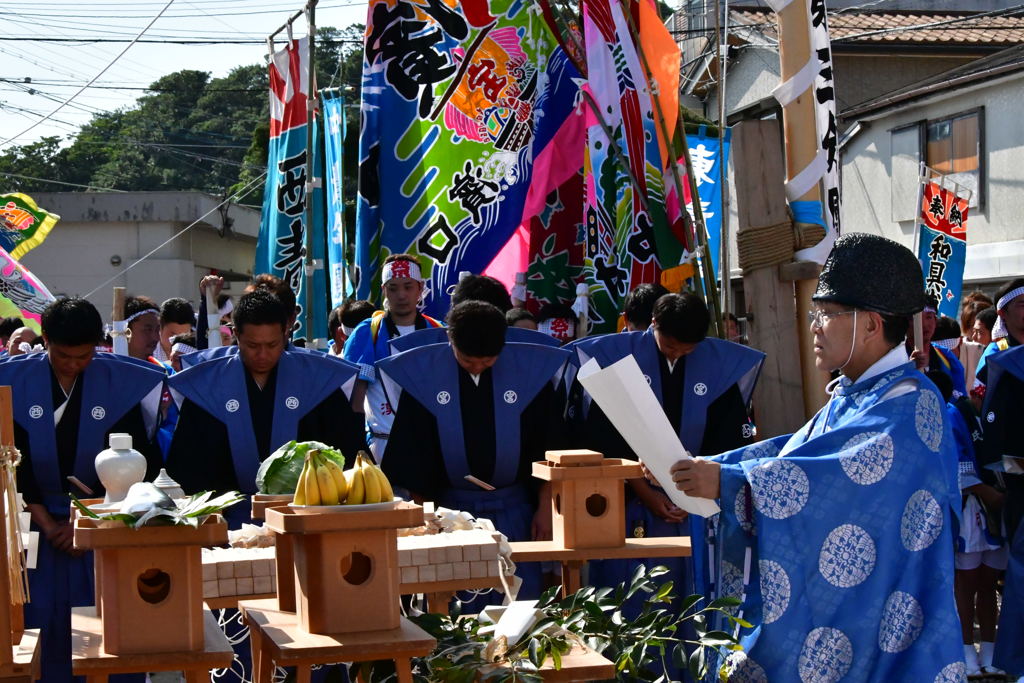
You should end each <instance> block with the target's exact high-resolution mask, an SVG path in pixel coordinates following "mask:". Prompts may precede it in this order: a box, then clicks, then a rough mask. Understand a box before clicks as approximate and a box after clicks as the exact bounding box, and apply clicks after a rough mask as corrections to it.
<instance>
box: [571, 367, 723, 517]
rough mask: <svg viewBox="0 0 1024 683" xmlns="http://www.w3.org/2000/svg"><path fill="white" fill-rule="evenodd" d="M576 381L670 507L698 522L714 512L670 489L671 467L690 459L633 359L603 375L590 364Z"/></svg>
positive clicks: (707, 502) (706, 503)
mask: <svg viewBox="0 0 1024 683" xmlns="http://www.w3.org/2000/svg"><path fill="white" fill-rule="evenodd" d="M578 377H579V380H580V383H581V384H582V385H583V388H584V389H586V390H587V392H588V393H589V394H590V396H591V397H592V398H593V399H594V401H596V402H597V405H599V406H600V407H601V410H602V411H604V414H605V415H607V416H608V419H609V420H611V423H612V425H614V426H615V429H617V430H619V434H621V435H622V438H623V439H625V440H626V443H628V444H629V447H630V448H632V449H633V452H634V453H636V454H637V456H638V457H639V458H640V460H641V462H643V463H644V464H645V465H646V466H647V469H649V470H650V471H651V474H653V475H654V477H655V479H657V480H658V482H659V483H661V484H662V485H663V486H664V488H665V493H666V494H667V495H668V497H669V499H671V500H672V502H673V503H675V504H676V505H678V506H679V507H681V508H682V509H683V510H686V511H687V512H689V513H690V514H694V515H699V516H701V517H710V516H711V515H713V514H715V513H717V512H718V510H719V507H718V504H717V503H715V501H713V500H711V499H709V498H693V497H691V496H688V495H686V494H685V493H683V492H682V491H680V490H679V489H677V488H676V487H675V485H674V484H673V483H672V475H671V474H670V473H669V470H670V469H671V467H672V465H674V464H675V463H677V462H678V461H680V460H682V459H684V458H689V457H692V456H691V455H690V454H689V453H687V452H686V449H685V448H684V447H683V444H682V443H680V441H679V436H678V435H677V434H676V433H675V431H674V430H673V429H672V425H671V424H670V423H669V421H668V417H666V416H665V411H664V410H662V409H661V404H660V403H658V398H657V397H656V396H655V395H654V392H653V391H651V387H650V385H649V384H648V383H647V380H645V379H644V375H643V373H642V372H640V366H638V365H637V364H636V359H635V358H633V356H626V357H625V358H623V359H622V360H620V361H618V362H617V363H614V364H612V365H609V366H608V367H607V368H604V369H602V368H601V365H600V364H599V363H598V362H597V359H594V358H592V359H590V360H589V361H587V363H586V364H584V365H583V367H582V368H580V371H579V375H578Z"/></svg>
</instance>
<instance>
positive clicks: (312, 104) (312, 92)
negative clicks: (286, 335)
mask: <svg viewBox="0 0 1024 683" xmlns="http://www.w3.org/2000/svg"><path fill="white" fill-rule="evenodd" d="M316 3H317V0H309V4H307V5H306V22H307V25H308V28H309V45H308V47H309V57H308V59H309V61H308V64H309V90H308V92H307V93H306V217H305V218H306V263H305V266H306V267H305V276H306V287H305V295H306V296H305V299H306V300H305V301H304V302H303V305H304V306H305V307H306V310H305V311H304V313H305V328H306V345H307V346H308V347H309V348H311V349H314V348H316V345H317V341H316V340H315V339H314V337H313V321H314V320H315V319H316V316H317V315H323V314H324V311H314V310H313V301H314V294H313V279H314V276H315V274H316V270H317V264H316V262H315V260H314V259H313V216H314V211H313V190H314V188H315V187H316V185H317V180H318V179H317V178H314V177H313V172H314V170H315V169H314V167H313V123H314V118H315V116H316V63H315V59H314V56H315V55H316V51H315V46H316ZM320 267H323V264H320Z"/></svg>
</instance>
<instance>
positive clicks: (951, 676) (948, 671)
mask: <svg viewBox="0 0 1024 683" xmlns="http://www.w3.org/2000/svg"><path fill="white" fill-rule="evenodd" d="M966 680H967V667H966V666H964V663H963V662H953V663H952V664H947V665H946V666H944V667H942V671H940V672H939V675H938V676H936V677H935V683H964V681H966Z"/></svg>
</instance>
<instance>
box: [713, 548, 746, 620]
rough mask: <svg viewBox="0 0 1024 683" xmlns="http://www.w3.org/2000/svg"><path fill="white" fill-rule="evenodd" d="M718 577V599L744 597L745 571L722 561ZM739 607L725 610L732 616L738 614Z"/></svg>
mask: <svg viewBox="0 0 1024 683" xmlns="http://www.w3.org/2000/svg"><path fill="white" fill-rule="evenodd" d="M719 572H720V576H719V577H718V583H719V586H718V597H720V598H736V599H737V600H739V599H740V598H741V597H743V570H742V569H740V568H739V567H737V566H736V565H734V564H733V563H732V562H729V561H727V560H722V564H721V567H720V568H719ZM738 609H739V607H727V608H725V610H726V611H727V612H729V613H730V614H736V612H737V610H738Z"/></svg>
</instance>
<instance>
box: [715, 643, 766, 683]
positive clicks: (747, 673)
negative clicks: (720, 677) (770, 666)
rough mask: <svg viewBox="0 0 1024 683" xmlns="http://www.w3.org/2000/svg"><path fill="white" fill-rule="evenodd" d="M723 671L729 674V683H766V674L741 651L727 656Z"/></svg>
mask: <svg viewBox="0 0 1024 683" xmlns="http://www.w3.org/2000/svg"><path fill="white" fill-rule="evenodd" d="M725 670H726V671H727V672H728V673H729V683H768V674H766V673H765V672H764V669H762V668H761V665H760V664H758V663H757V662H755V661H754V660H753V659H751V658H750V657H748V656H747V653H746V652H743V651H737V652H733V653H732V654H731V655H729V658H728V659H726V660H725Z"/></svg>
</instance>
